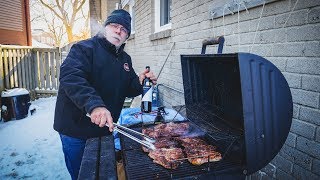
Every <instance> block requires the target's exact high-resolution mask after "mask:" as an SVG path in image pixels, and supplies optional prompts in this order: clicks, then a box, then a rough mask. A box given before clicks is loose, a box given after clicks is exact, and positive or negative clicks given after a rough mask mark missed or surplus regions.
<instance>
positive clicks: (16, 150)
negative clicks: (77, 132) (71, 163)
mask: <svg viewBox="0 0 320 180" xmlns="http://www.w3.org/2000/svg"><path fill="white" fill-rule="evenodd" d="M55 102H56V97H50V98H41V99H38V100H35V101H32V102H31V103H32V106H34V107H36V111H35V113H34V114H33V115H30V114H29V116H28V117H27V118H24V119H21V120H12V121H8V122H3V121H2V122H0V179H32V180H34V179H54V180H56V179H63V180H68V179H71V178H70V176H69V174H68V171H67V168H66V166H65V163H64V157H63V153H62V147H61V141H60V138H59V135H58V133H57V132H56V131H54V130H53V117H54V108H55Z"/></svg>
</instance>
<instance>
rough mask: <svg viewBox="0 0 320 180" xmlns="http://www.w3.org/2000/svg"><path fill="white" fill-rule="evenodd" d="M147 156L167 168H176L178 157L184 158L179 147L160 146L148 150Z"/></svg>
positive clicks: (178, 162)
mask: <svg viewBox="0 0 320 180" xmlns="http://www.w3.org/2000/svg"><path fill="white" fill-rule="evenodd" d="M149 157H151V158H152V159H153V162H155V163H157V164H160V165H161V166H163V167H165V168H167V169H176V168H177V167H178V166H179V164H180V161H179V159H182V158H184V154H183V151H182V149H181V148H160V149H156V150H154V151H151V152H149Z"/></svg>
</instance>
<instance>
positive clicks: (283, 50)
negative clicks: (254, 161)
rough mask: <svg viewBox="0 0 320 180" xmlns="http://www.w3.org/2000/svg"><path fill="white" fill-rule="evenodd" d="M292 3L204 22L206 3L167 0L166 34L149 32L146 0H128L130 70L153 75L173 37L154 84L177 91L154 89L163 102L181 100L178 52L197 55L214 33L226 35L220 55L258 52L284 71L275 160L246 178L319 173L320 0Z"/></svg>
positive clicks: (149, 10)
mask: <svg viewBox="0 0 320 180" xmlns="http://www.w3.org/2000/svg"><path fill="white" fill-rule="evenodd" d="M296 1H297V0H279V1H277V2H273V3H270V4H266V5H265V7H264V11H263V13H262V18H261V19H260V18H259V17H260V15H261V11H262V6H258V7H255V8H251V9H249V14H248V13H246V11H241V12H240V14H239V20H240V23H239V25H238V23H237V22H238V15H237V13H236V14H234V15H228V16H225V17H224V18H222V17H220V18H217V19H214V20H211V19H210V18H209V7H210V6H211V5H212V2H213V1H210V0H199V1H192V0H185V1H182V0H172V12H171V18H172V29H171V34H170V35H169V37H168V35H167V34H165V33H158V34H154V32H153V29H154V27H153V13H154V8H153V4H152V3H153V1H148V0H136V2H135V9H136V20H135V23H136V27H135V29H136V32H135V34H134V35H133V36H132V37H134V38H131V39H130V40H128V42H127V45H126V51H127V52H128V53H129V54H130V55H131V57H132V60H133V63H134V68H135V70H136V71H137V72H140V71H141V70H142V69H144V67H145V66H146V65H149V66H151V69H152V70H153V71H155V72H156V73H158V72H159V70H160V68H161V66H162V64H163V62H164V61H165V58H166V56H167V54H168V52H169V50H170V47H171V45H172V44H173V43H175V46H174V48H173V51H172V52H171V54H170V56H169V58H168V61H167V63H166V65H165V67H164V69H163V71H162V73H161V75H160V77H159V81H158V82H159V83H161V84H164V85H166V86H169V87H171V88H174V89H176V90H177V91H176V90H171V89H170V88H166V87H160V88H161V89H160V91H161V92H162V94H161V95H162V99H163V101H164V102H163V104H164V105H169V106H170V105H178V104H183V103H184V99H183V94H182V93H180V92H179V91H182V92H183V84H182V77H181V65H180V54H199V53H200V51H201V42H202V40H203V39H206V38H209V37H213V36H218V35H224V36H225V39H226V40H225V47H224V52H225V53H233V52H238V51H241V52H251V53H254V54H258V55H260V56H263V57H265V58H266V59H268V60H269V61H271V62H272V63H274V64H275V65H276V66H277V67H278V68H279V69H280V70H281V71H282V72H283V74H284V75H285V78H286V79H287V81H288V83H289V86H290V88H291V92H292V95H293V102H294V117H293V125H292V128H291V132H290V134H289V137H288V139H287V142H286V143H285V145H284V146H283V149H282V151H281V152H280V153H279V154H278V155H277V156H276V157H275V159H274V160H273V161H272V162H271V163H270V164H269V165H267V166H266V167H265V168H264V169H262V170H261V171H260V172H258V173H256V174H255V175H253V176H250V177H248V179H258V178H261V177H262V178H266V179H273V178H274V179H290V178H296V179H320V170H319V169H320V153H319V152H320V127H319V126H320V41H319V40H320V1H319V0H299V1H298V3H297V4H296V7H295V9H293V7H294V5H295V3H296ZM289 16H290V18H289V19H288V17H289ZM287 19H288V21H287ZM286 21H287V22H286ZM285 22H286V24H285ZM258 24H259V27H258V28H257V26H258ZM284 24H285V26H284ZM256 30H257V31H256ZM238 31H239V32H240V33H238ZM166 33H168V32H166ZM169 33H170V32H169ZM166 36H167V37H166ZM161 37H164V38H161ZM238 38H240V41H239V39H238ZM216 51H217V48H216V47H210V48H207V52H209V53H215V52H216ZM303 144H304V145H303Z"/></svg>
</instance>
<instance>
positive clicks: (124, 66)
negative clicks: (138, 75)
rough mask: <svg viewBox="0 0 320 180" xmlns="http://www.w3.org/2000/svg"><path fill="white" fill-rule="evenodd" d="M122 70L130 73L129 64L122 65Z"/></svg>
mask: <svg viewBox="0 0 320 180" xmlns="http://www.w3.org/2000/svg"><path fill="white" fill-rule="evenodd" d="M123 69H124V70H126V71H128V72H129V71H130V68H129V64H128V63H124V64H123Z"/></svg>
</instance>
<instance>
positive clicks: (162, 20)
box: [154, 0, 171, 32]
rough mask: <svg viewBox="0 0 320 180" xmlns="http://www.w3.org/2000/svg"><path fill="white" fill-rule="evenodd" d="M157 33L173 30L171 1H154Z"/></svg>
mask: <svg viewBox="0 0 320 180" xmlns="http://www.w3.org/2000/svg"><path fill="white" fill-rule="evenodd" d="M154 1H155V3H154V5H155V6H154V7H155V32H159V31H163V30H166V29H171V18H170V11H171V0H154Z"/></svg>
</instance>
